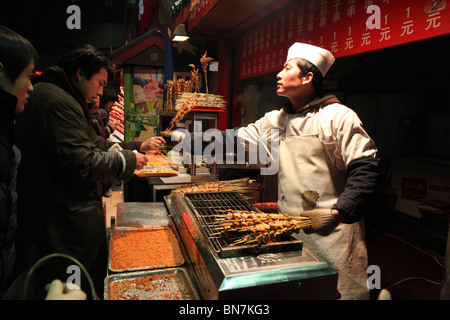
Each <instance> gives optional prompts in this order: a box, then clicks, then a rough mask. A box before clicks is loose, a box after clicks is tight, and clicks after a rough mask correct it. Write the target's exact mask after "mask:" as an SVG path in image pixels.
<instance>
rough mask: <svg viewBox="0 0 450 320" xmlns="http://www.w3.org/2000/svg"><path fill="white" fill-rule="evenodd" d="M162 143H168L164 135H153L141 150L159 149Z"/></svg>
mask: <svg viewBox="0 0 450 320" xmlns="http://www.w3.org/2000/svg"><path fill="white" fill-rule="evenodd" d="M161 143H166V140H164V138H163V137H151V138H149V139H147V140H145V141H144V142H143V143H142V145H141V150H140V151H141V152H147V151H150V150H154V149H158V148H159V146H160V145H161Z"/></svg>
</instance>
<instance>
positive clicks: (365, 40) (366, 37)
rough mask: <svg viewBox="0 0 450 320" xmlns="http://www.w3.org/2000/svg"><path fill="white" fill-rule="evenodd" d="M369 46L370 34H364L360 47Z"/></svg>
mask: <svg viewBox="0 0 450 320" xmlns="http://www.w3.org/2000/svg"><path fill="white" fill-rule="evenodd" d="M369 44H370V32H366V33H364V34H363V35H362V43H361V46H365V45H369Z"/></svg>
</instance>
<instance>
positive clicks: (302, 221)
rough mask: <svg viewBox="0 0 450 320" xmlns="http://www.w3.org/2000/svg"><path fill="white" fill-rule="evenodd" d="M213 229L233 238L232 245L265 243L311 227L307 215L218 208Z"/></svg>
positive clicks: (215, 233) (218, 234)
mask: <svg viewBox="0 0 450 320" xmlns="http://www.w3.org/2000/svg"><path fill="white" fill-rule="evenodd" d="M216 212H218V214H215V215H214V224H213V226H212V231H213V235H214V236H222V237H227V238H229V239H231V240H232V241H233V242H232V246H237V245H247V244H255V243H258V244H265V243H268V242H270V241H272V240H274V239H276V238H277V237H279V236H287V235H289V234H291V233H292V232H298V231H300V230H301V229H306V228H309V227H311V220H310V219H309V218H307V217H292V216H290V215H287V214H283V213H264V212H255V211H242V210H233V209H227V210H216Z"/></svg>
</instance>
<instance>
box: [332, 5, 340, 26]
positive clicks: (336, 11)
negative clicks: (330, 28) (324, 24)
mask: <svg viewBox="0 0 450 320" xmlns="http://www.w3.org/2000/svg"><path fill="white" fill-rule="evenodd" d="M340 5H341V0H335V1H334V3H333V7H334V12H333V18H332V20H333V22H338V21H339V20H340V18H341V12H340V11H339V6H340Z"/></svg>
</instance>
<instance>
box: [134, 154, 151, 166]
mask: <svg viewBox="0 0 450 320" xmlns="http://www.w3.org/2000/svg"><path fill="white" fill-rule="evenodd" d="M134 154H135V155H136V170H141V169H142V168H143V167H144V166H145V165H146V164H147V162H148V159H147V157H146V156H145V155H144V154H142V153H139V152H135V153H134Z"/></svg>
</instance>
